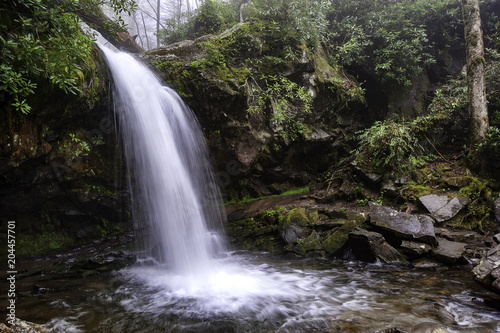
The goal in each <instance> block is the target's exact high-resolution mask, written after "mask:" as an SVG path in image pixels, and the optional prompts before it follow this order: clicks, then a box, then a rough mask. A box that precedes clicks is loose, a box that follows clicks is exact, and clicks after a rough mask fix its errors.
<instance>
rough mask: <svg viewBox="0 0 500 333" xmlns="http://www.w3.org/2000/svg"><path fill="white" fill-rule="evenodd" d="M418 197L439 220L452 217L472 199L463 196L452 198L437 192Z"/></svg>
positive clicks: (442, 220) (446, 219)
mask: <svg viewBox="0 0 500 333" xmlns="http://www.w3.org/2000/svg"><path fill="white" fill-rule="evenodd" d="M418 199H419V201H420V203H422V205H423V206H424V207H425V208H426V209H427V210H428V211H429V213H431V215H432V217H433V218H434V219H435V220H436V221H437V222H444V221H448V220H450V219H452V218H453V217H455V216H456V215H457V214H458V213H459V212H460V211H461V210H462V209H463V208H464V207H465V206H467V205H468V204H469V203H470V201H471V200H470V199H468V198H464V197H461V196H458V197H453V198H451V199H450V198H448V196H446V195H436V194H429V195H424V196H421V197H420V198H418Z"/></svg>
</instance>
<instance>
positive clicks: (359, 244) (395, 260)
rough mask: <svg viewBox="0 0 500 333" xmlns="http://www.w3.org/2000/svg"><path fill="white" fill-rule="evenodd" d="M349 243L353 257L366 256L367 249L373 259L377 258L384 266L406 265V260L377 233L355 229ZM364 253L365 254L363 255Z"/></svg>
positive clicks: (350, 235)
mask: <svg viewBox="0 0 500 333" xmlns="http://www.w3.org/2000/svg"><path fill="white" fill-rule="evenodd" d="M349 242H350V243H351V246H352V248H353V252H354V253H355V255H357V256H358V257H359V255H360V254H361V256H366V252H365V250H366V249H369V250H370V252H371V254H372V255H373V257H374V258H378V259H380V260H382V261H383V262H385V263H386V264H407V263H408V261H407V260H406V258H405V257H404V256H403V255H402V254H401V253H399V252H398V251H397V250H396V249H395V248H393V247H392V246H391V245H389V244H388V243H387V242H386V241H385V238H384V236H382V235H381V234H379V233H378V232H373V231H367V230H364V229H361V228H355V229H354V230H353V231H352V232H351V233H350V234H349ZM363 252H365V253H363Z"/></svg>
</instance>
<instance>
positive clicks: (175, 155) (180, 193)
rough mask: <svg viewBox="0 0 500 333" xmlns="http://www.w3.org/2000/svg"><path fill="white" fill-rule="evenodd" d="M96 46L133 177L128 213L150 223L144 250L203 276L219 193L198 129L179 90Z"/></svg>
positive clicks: (215, 234) (216, 246)
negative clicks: (109, 78)
mask: <svg viewBox="0 0 500 333" xmlns="http://www.w3.org/2000/svg"><path fill="white" fill-rule="evenodd" d="M101 48H102V50H103V52H104V54H105V56H106V59H107V62H108V65H109V68H110V70H111V74H112V77H113V82H114V86H115V113H116V114H117V117H118V119H119V124H120V132H121V133H122V136H123V141H124V148H125V152H126V158H127V164H128V166H129V169H130V170H131V171H132V173H133V177H134V181H133V182H132V188H133V196H134V200H135V207H136V212H135V216H134V218H135V219H136V220H145V221H146V223H147V225H148V226H149V228H150V230H149V232H150V235H151V237H150V238H149V242H148V245H147V246H148V250H149V251H150V253H151V255H152V256H154V257H155V258H156V259H157V260H158V261H159V262H160V263H161V264H165V265H166V266H167V267H168V269H169V270H171V271H173V272H176V273H178V274H183V275H194V276H200V275H204V274H206V273H207V272H210V270H211V267H212V266H213V265H212V264H211V260H212V259H213V258H214V257H215V256H216V255H217V253H218V252H220V251H221V250H223V249H224V246H223V241H221V240H220V239H221V237H220V235H219V231H220V227H219V226H220V225H221V223H222V214H221V212H220V210H219V209H220V208H219V207H221V206H220V195H219V192H218V187H217V186H216V185H215V181H214V177H213V173H212V172H211V168H210V163H209V159H208V154H207V149H206V146H205V142H204V139H203V136H202V134H201V130H200V128H199V126H198V124H197V122H196V119H195V118H194V116H193V114H192V112H191V110H189V108H187V107H186V106H185V105H184V103H183V102H182V101H181V99H180V97H179V96H178V95H177V94H176V93H175V92H174V91H173V90H172V89H170V88H168V87H165V86H163V85H162V83H161V82H160V80H159V79H158V78H157V77H156V76H155V75H154V74H153V73H152V72H151V71H150V70H149V69H148V68H147V67H146V66H145V65H143V64H142V63H140V62H139V61H137V60H136V59H135V58H134V57H132V56H131V55H129V54H126V53H122V52H115V51H112V50H110V49H107V48H106V47H101ZM209 222H210V223H211V224H210V225H209ZM217 224H219V226H217Z"/></svg>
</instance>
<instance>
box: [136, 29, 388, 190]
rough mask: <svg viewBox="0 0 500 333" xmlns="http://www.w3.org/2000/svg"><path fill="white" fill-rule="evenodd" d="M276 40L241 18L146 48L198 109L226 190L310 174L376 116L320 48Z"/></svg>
mask: <svg viewBox="0 0 500 333" xmlns="http://www.w3.org/2000/svg"><path fill="white" fill-rule="evenodd" d="M274 38H277V37H274ZM275 42H276V41H275V40H274V39H273V38H272V37H271V36H269V34H267V33H264V32H262V31H259V30H258V29H257V27H256V26H255V24H254V23H242V24H239V25H237V26H235V27H234V28H232V29H231V30H229V31H226V32H225V33H224V34H222V35H220V36H217V37H211V36H205V37H201V38H199V39H197V40H195V41H184V42H180V43H176V44H173V45H169V46H166V47H163V48H160V49H156V50H153V51H150V52H149V53H147V54H146V59H147V61H148V62H149V63H150V64H152V65H153V66H154V67H156V68H157V69H158V71H159V75H160V76H161V77H162V78H163V79H164V80H165V81H166V82H167V83H168V84H170V85H171V86H173V87H174V88H175V89H176V90H177V91H178V92H179V94H180V95H181V96H182V97H183V99H184V100H185V102H186V103H187V104H188V105H189V106H190V107H191V108H192V109H193V111H194V112H195V114H196V115H197V117H198V120H199V121H200V123H201V126H202V127H203V130H204V133H205V136H206V139H207V142H208V145H209V147H210V151H211V153H212V156H213V159H214V161H215V163H216V167H217V170H218V172H219V176H220V181H221V185H222V187H223V191H224V192H225V193H226V194H227V195H228V196H229V197H232V198H234V197H238V196H239V197H242V196H245V195H251V196H258V195H267V194H271V193H278V192H282V191H283V190H286V189H288V188H290V187H294V186H300V185H304V184H306V183H308V182H310V181H311V180H313V179H315V177H317V176H318V175H320V174H321V173H322V172H324V171H325V170H327V168H328V167H329V166H331V165H333V164H335V163H337V162H338V161H339V160H340V159H341V158H342V157H343V156H345V154H346V153H348V152H349V151H350V150H351V147H350V145H349V141H350V139H351V138H352V137H353V135H354V133H355V132H356V131H357V130H359V129H360V128H362V127H364V126H366V125H367V124H369V123H370V122H373V121H374V120H376V119H379V118H381V117H382V116H383V114H382V113H381V112H379V111H376V110H372V109H370V108H368V107H367V106H366V103H365V99H364V92H363V89H362V88H361V87H360V84H359V83H358V82H357V81H356V79H355V78H353V77H351V76H349V75H347V74H346V73H345V72H343V71H342V69H340V67H338V66H337V67H334V66H335V64H332V63H331V62H329V59H328V58H329V57H328V55H327V54H325V53H323V51H322V50H320V49H314V50H313V49H310V48H307V47H306V46H305V45H303V44H297V45H295V46H293V47H291V46H287V47H283V49H279V48H276V45H275Z"/></svg>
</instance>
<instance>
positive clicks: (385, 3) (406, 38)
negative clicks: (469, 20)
mask: <svg viewBox="0 0 500 333" xmlns="http://www.w3.org/2000/svg"><path fill="white" fill-rule="evenodd" d="M333 7H334V8H335V11H334V13H333V15H332V17H331V20H330V22H331V31H332V33H331V34H330V38H331V42H332V44H333V45H334V50H333V51H334V54H335V55H334V59H336V60H338V61H340V62H341V64H343V65H345V66H358V67H361V68H364V69H365V70H368V71H371V72H373V73H374V74H375V75H377V76H378V78H379V79H380V81H381V82H383V83H385V84H387V85H406V86H408V85H411V83H412V81H413V80H414V79H415V77H416V76H418V75H419V74H420V73H421V72H422V71H423V70H424V69H425V68H426V67H428V66H429V65H431V64H432V63H434V62H435V60H434V59H435V57H436V55H437V54H438V53H439V52H441V51H443V50H442V49H443V48H446V47H450V46H453V45H457V44H458V43H459V42H460V41H461V39H462V38H463V29H462V27H461V20H462V17H461V12H460V5H459V3H452V2H449V1H446V0H431V1H429V0H402V1H391V0H382V1H364V0H333ZM440 48H441V49H440Z"/></svg>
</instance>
